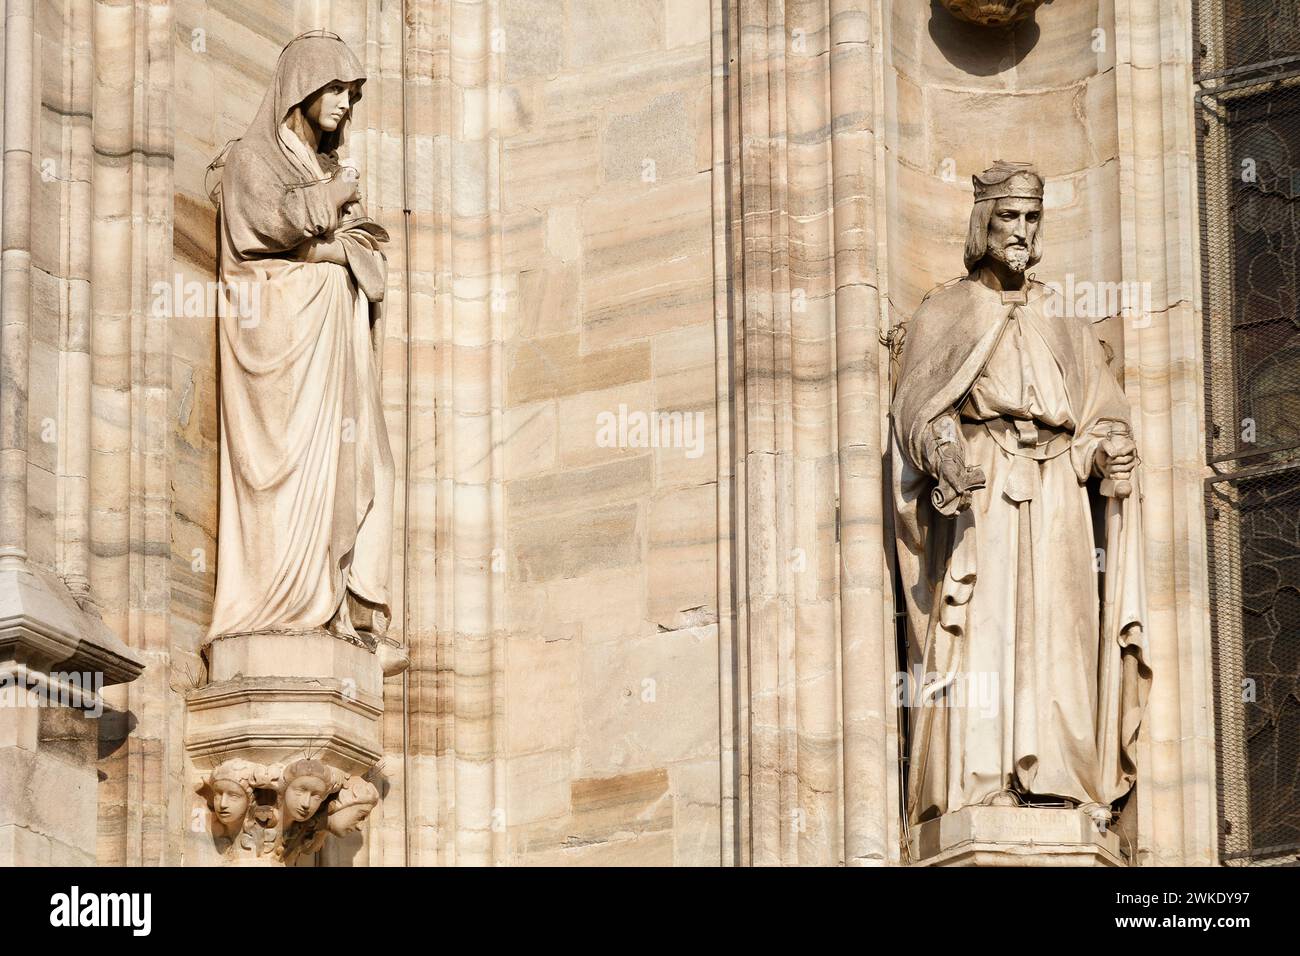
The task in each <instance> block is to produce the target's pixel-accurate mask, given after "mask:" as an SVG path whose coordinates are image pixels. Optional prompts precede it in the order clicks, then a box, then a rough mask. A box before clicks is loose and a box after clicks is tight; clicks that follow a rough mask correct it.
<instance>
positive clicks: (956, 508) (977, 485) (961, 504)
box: [931, 457, 987, 515]
mask: <svg viewBox="0 0 1300 956" xmlns="http://www.w3.org/2000/svg"><path fill="white" fill-rule="evenodd" d="M985 484H987V479H986V478H985V476H984V469H982V468H967V467H966V465H965V463H964V462H963V461H962V460H961V459H960V458H957V457H952V458H944V459H942V460H941V461H940V462H939V483H938V485H937V486H936V487H935V489H934V493H933V494H932V495H931V502H932V503H933V504H934V507H935V509H936V510H937V511H938V512H939V513H940V514H943V515H954V514H957V513H959V512H962V511H965V510H966V509H967V508H969V507H970V502H971V494H972V493H973V492H975V491H978V490H979V489H981V488H983V487H984V486H985Z"/></svg>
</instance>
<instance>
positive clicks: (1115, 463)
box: [1097, 435, 1137, 481]
mask: <svg viewBox="0 0 1300 956" xmlns="http://www.w3.org/2000/svg"><path fill="white" fill-rule="evenodd" d="M1136 464H1137V445H1136V444H1135V443H1134V441H1133V439H1131V438H1129V437H1128V436H1127V435H1115V436H1113V437H1111V438H1107V439H1106V440H1105V441H1103V442H1102V443H1101V444H1100V445H1098V446H1097V470H1098V471H1099V472H1100V473H1101V476H1102V477H1103V478H1109V479H1111V480H1112V481H1125V480H1127V479H1128V477H1129V476H1130V475H1131V474H1132V473H1133V467H1134V466H1135V465H1136Z"/></svg>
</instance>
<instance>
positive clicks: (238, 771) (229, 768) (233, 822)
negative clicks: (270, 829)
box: [197, 759, 269, 837]
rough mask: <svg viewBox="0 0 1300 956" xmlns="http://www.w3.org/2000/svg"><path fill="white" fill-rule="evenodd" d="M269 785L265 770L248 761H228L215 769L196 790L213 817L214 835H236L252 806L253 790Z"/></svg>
mask: <svg viewBox="0 0 1300 956" xmlns="http://www.w3.org/2000/svg"><path fill="white" fill-rule="evenodd" d="M268 782H269V781H268V780H267V779H266V768H264V767H262V766H261V765H259V764H254V763H250V762H248V761H247V760H238V759H235V760H227V761H226V762H224V763H222V764H220V765H219V766H217V767H216V768H214V769H213V770H212V772H211V773H209V774H208V775H207V776H206V777H205V778H204V779H203V780H202V781H201V782H200V783H199V785H198V787H197V790H198V791H199V793H200V794H201V795H203V796H204V797H205V798H206V799H207V803H208V807H209V808H210V809H211V811H212V815H213V817H215V821H214V824H213V832H214V834H215V835H216V836H219V837H222V836H224V837H233V836H235V835H236V834H237V833H239V832H240V830H242V829H243V827H244V823H245V820H246V819H247V817H248V811H249V809H250V808H251V807H252V805H253V791H254V789H255V788H256V787H258V786H259V785H261V786H266V785H267V783H268Z"/></svg>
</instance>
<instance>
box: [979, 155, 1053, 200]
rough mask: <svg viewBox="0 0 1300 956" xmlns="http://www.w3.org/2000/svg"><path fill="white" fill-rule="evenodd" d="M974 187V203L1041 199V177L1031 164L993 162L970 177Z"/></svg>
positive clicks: (1004, 161)
mask: <svg viewBox="0 0 1300 956" xmlns="http://www.w3.org/2000/svg"><path fill="white" fill-rule="evenodd" d="M971 183H972V184H974V186H975V201H976V202H984V201H986V200H989V199H1042V198H1043V177H1042V176H1039V175H1038V171H1037V170H1035V169H1034V167H1033V165H1032V164H1031V163H1008V162H1007V161H1006V160H1002V159H999V160H995V161H994V163H993V165H992V166H990V167H989V168H988V169H986V170H984V172H982V173H976V174H975V175H974V176H972V177H971Z"/></svg>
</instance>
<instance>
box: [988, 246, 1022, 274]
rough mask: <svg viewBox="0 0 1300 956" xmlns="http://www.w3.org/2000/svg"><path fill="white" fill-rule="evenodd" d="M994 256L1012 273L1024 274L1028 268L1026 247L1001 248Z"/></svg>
mask: <svg viewBox="0 0 1300 956" xmlns="http://www.w3.org/2000/svg"><path fill="white" fill-rule="evenodd" d="M994 255H995V257H996V258H998V259H1000V260H1001V261H1002V262H1003V263H1004V264H1005V265H1006V267H1007V268H1008V269H1010V270H1011V271H1012V272H1024V271H1025V270H1026V269H1028V268H1029V247H1028V246H1003V247H1002V248H1001V249H998V250H997V251H996V252H995V253H994Z"/></svg>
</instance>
